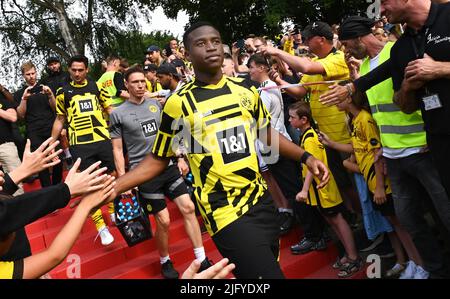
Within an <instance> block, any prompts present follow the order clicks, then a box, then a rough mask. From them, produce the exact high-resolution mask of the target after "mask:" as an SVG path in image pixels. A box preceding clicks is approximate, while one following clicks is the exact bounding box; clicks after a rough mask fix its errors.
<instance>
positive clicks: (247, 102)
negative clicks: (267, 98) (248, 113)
mask: <svg viewBox="0 0 450 299" xmlns="http://www.w3.org/2000/svg"><path fill="white" fill-rule="evenodd" d="M241 106H242V107H243V108H245V109H247V110H250V109H252V101H251V100H250V99H249V98H248V97H247V95H245V94H243V95H242V98H241Z"/></svg>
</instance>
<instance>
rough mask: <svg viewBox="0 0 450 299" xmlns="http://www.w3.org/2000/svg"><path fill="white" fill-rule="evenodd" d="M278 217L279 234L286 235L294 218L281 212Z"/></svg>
mask: <svg viewBox="0 0 450 299" xmlns="http://www.w3.org/2000/svg"><path fill="white" fill-rule="evenodd" d="M279 217H280V234H282V235H284V234H287V233H288V232H289V231H290V230H291V228H292V226H293V225H294V216H293V215H291V214H290V213H288V212H281V213H280V214H279Z"/></svg>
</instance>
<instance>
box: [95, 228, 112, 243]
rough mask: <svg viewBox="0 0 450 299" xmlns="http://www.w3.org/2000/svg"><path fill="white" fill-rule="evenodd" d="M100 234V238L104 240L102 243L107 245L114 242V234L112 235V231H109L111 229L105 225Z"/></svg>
mask: <svg viewBox="0 0 450 299" xmlns="http://www.w3.org/2000/svg"><path fill="white" fill-rule="evenodd" d="M98 234H99V235H100V239H101V240H102V245H104V246H107V245H109V244H111V243H112V242H114V237H113V235H111V233H110V232H109V229H108V228H107V227H106V226H105V227H104V228H102V229H101V230H100V231H99V232H98Z"/></svg>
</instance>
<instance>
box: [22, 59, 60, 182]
mask: <svg viewBox="0 0 450 299" xmlns="http://www.w3.org/2000/svg"><path fill="white" fill-rule="evenodd" d="M20 69H21V71H22V76H23V78H24V79H25V86H24V87H23V88H22V89H20V90H18V91H17V92H16V93H15V94H14V99H15V101H16V102H17V103H18V104H19V106H18V107H17V115H18V117H19V118H22V119H25V124H26V135H27V138H29V139H30V141H31V149H32V151H35V150H36V149H37V148H38V147H39V145H41V144H42V142H44V141H45V140H47V139H48V138H49V137H50V136H51V133H52V127H53V122H54V121H55V117H56V114H55V105H56V102H55V96H54V94H53V92H52V90H51V89H50V87H48V86H46V85H42V84H38V83H37V78H36V67H35V66H34V64H33V63H32V62H31V61H28V62H25V63H24V64H22V66H21V67H20ZM39 180H40V182H41V186H42V187H48V186H51V185H55V184H59V183H60V182H61V180H62V165H61V163H60V164H58V165H56V166H54V167H53V172H52V178H50V172H49V171H48V169H46V170H43V171H42V172H40V173H39Z"/></svg>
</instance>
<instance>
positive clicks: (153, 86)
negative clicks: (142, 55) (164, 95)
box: [145, 79, 163, 93]
mask: <svg viewBox="0 0 450 299" xmlns="http://www.w3.org/2000/svg"><path fill="white" fill-rule="evenodd" d="M145 85H146V88H147V90H148V91H149V92H152V93H153V92H157V91H160V90H162V89H163V88H162V86H161V83H159V82H155V83H152V82H150V81H149V80H147V79H145Z"/></svg>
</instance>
